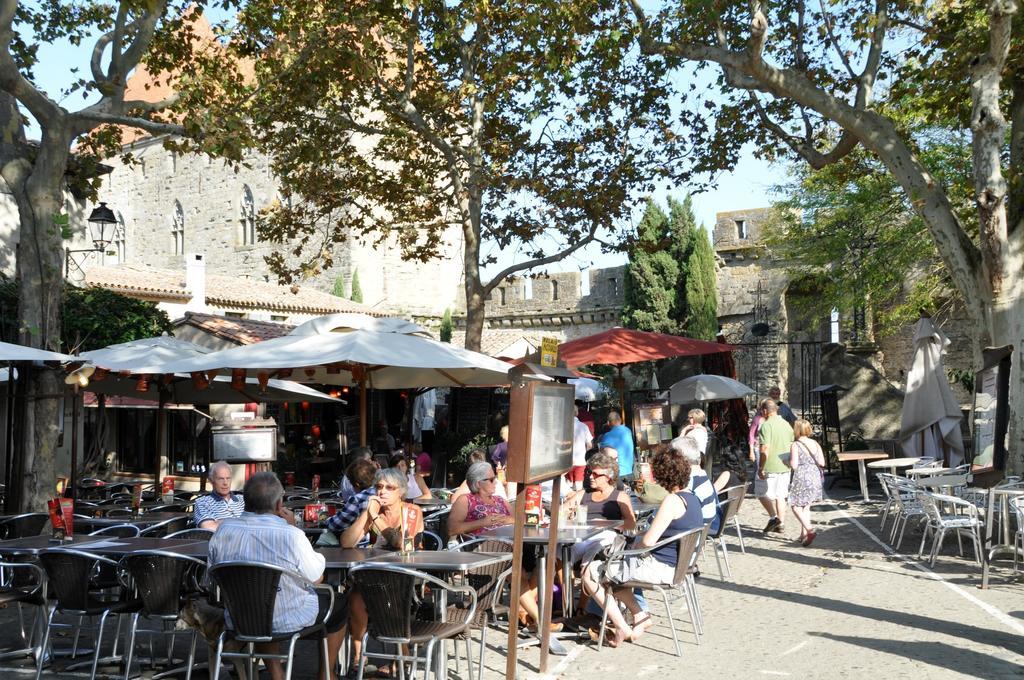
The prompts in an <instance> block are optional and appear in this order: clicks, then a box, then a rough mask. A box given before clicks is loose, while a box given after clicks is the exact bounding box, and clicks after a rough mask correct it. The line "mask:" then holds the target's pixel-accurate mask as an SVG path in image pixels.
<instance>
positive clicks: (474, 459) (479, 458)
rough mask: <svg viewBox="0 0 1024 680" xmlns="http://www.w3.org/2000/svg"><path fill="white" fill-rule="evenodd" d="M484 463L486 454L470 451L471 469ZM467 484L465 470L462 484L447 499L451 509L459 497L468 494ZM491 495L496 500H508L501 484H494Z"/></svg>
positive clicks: (480, 450) (476, 450)
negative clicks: (449, 501) (495, 497)
mask: <svg viewBox="0 0 1024 680" xmlns="http://www.w3.org/2000/svg"><path fill="white" fill-rule="evenodd" d="M484 462H487V454H486V453H485V452H484V450H483V449H473V450H472V451H470V452H469V466H470V467H473V465H474V464H476V463H484ZM468 482H469V471H468V470H467V472H466V479H465V480H464V481H463V482H462V484H459V488H457V489H455V493H453V494H452V497H451V498H450V499H449V500H451V502H452V508H453V509H454V508H455V501H457V500H459V497H460V496H465V495H466V494H468V493H470V490H469V483H468ZM493 493H494V495H495V496H497V497H498V498H504V499H505V500H506V501H507V500H508V495H507V494H506V493H505V485H504V484H502V483H501V482H496V483H495V484H494V492H493Z"/></svg>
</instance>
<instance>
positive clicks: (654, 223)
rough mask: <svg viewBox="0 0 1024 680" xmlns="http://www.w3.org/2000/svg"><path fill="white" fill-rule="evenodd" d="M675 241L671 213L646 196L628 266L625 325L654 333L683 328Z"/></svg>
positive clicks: (671, 331)
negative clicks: (674, 247) (670, 219)
mask: <svg viewBox="0 0 1024 680" xmlns="http://www.w3.org/2000/svg"><path fill="white" fill-rule="evenodd" d="M674 245H675V244H674V241H673V239H672V232H671V229H670V225H669V219H668V216H667V215H665V213H664V212H663V211H662V210H661V208H659V207H658V204H657V203H656V202H655V201H654V199H650V198H649V199H647V209H646V210H644V215H643V218H641V220H640V224H639V225H637V229H636V239H635V240H634V241H633V243H632V244H631V248H630V251H629V265H628V266H627V267H626V275H625V283H624V298H625V300H624V303H623V306H622V323H623V325H624V326H627V327H629V328H636V329H638V330H642V331H652V332H655V333H673V334H674V333H679V332H681V331H682V323H681V322H682V318H681V315H680V314H679V311H680V309H679V308H680V304H679V300H678V299H677V287H678V280H679V262H678V261H677V260H676V258H675V257H673V253H672V250H673V246H674Z"/></svg>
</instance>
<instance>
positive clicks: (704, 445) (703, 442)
mask: <svg viewBox="0 0 1024 680" xmlns="http://www.w3.org/2000/svg"><path fill="white" fill-rule="evenodd" d="M683 434H684V436H687V437H693V440H694V441H695V442H697V448H699V449H700V452H701V453H707V452H708V429H707V428H706V427H702V426H700V425H697V426H695V427H694V428H693V429H692V430H690V431H689V432H685V431H684V433H683Z"/></svg>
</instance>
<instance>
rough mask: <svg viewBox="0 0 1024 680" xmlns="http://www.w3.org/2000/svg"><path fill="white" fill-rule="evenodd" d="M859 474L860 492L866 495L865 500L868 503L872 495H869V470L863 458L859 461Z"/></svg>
mask: <svg viewBox="0 0 1024 680" xmlns="http://www.w3.org/2000/svg"><path fill="white" fill-rule="evenodd" d="M857 474H858V475H859V476H860V493H861V495H862V496H864V502H865V503H867V502H868V501H869V500H871V497H870V496H868V471H867V468H865V467H864V461H863V460H858V461H857Z"/></svg>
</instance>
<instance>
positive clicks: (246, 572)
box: [208, 561, 334, 680]
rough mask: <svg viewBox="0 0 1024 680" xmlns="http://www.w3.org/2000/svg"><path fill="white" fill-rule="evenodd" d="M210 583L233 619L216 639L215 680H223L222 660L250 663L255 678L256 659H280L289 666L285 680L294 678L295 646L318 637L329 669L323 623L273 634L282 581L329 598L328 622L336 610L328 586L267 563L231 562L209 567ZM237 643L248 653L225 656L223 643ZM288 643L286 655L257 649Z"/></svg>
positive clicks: (250, 669) (332, 593)
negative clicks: (285, 580)
mask: <svg viewBox="0 0 1024 680" xmlns="http://www.w3.org/2000/svg"><path fill="white" fill-rule="evenodd" d="M208 573H209V575H210V580H211V582H212V583H213V584H214V585H216V586H217V587H219V588H220V595H221V599H222V600H223V602H224V604H225V606H226V608H227V613H228V615H229V616H230V618H231V625H232V629H231V630H228V629H227V628H225V630H224V632H223V633H221V634H220V637H218V638H217V652H216V656H215V658H214V660H213V664H214V671H213V680H219V678H220V664H221V660H222V659H223V658H225V657H227V658H233V659H234V658H242V659H246V660H247V661H248V669H247V670H248V675H247V677H250V678H255V677H256V676H255V674H254V670H255V667H256V663H255V662H256V659H257V658H266V659H279V660H281V661H285V662H286V666H285V678H286V679H288V680H290V678H291V675H292V660H293V657H294V654H295V643H296V642H297V641H298V640H299V639H300V638H309V637H319V638H320V639H321V652H322V654H323V658H322V660H321V663H322V664H323V668H325V669H326V668H327V664H328V661H327V628H326V627H325V626H324V623H323V621H322V620H319V621H316V622H315V623H314V624H313V625H311V626H307V627H306V628H302V629H300V630H297V631H289V632H285V633H274V632H273V629H274V604H275V602H276V601H277V594H278V583H279V582H280V580H281V578H282V577H286V578H293V579H295V580H296V581H298V582H299V584H300V585H301V586H303V587H306V588H314V589H317V590H321V591H324V592H326V593H329V595H330V607H329V608H328V610H327V613H326V614H325V615H324V618H325V619H326V618H327V617H328V616H330V612H331V610H332V609H333V607H334V589H333V588H331V587H330V586H327V585H322V584H314V583H313V582H311V581H310V580H308V579H307V578H306V577H304V576H303V575H302V574H299V573H296V572H294V571H291V570H289V569H285V568H283V567H279V566H277V565H273V564H267V563H264V562H246V561H232V562H221V563H220V564H216V565H213V566H211V567H209V569H208ZM227 639H232V640H236V641H238V642H241V643H243V644H244V645H245V646H246V649H245V651H241V652H225V651H224V642H225V640H227ZM284 640H287V641H288V653H287V654H267V653H263V652H257V651H256V650H255V646H256V644H257V643H262V642H276V641H284Z"/></svg>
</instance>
